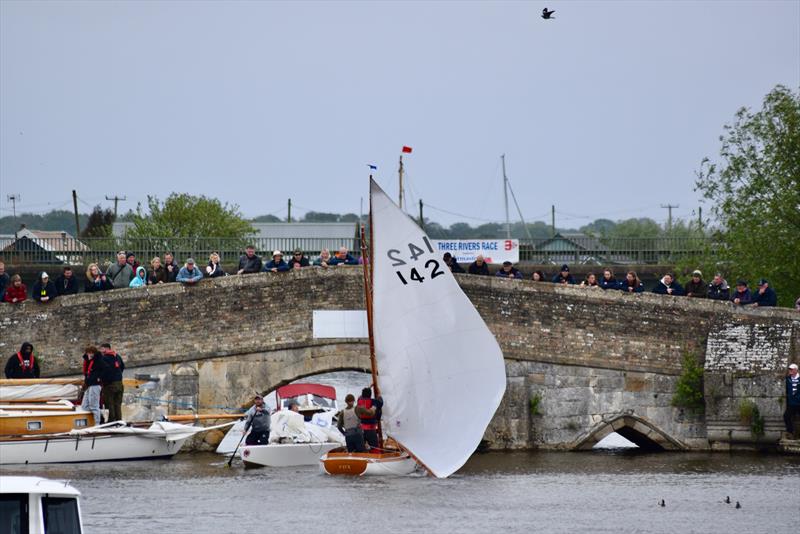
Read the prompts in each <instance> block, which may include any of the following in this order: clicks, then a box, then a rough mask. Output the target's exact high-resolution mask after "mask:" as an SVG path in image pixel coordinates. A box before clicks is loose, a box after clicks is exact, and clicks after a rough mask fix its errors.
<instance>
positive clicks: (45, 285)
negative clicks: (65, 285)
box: [31, 272, 58, 303]
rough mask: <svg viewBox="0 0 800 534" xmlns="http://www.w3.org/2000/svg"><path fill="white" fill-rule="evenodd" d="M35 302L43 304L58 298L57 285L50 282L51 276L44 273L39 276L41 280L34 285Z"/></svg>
mask: <svg viewBox="0 0 800 534" xmlns="http://www.w3.org/2000/svg"><path fill="white" fill-rule="evenodd" d="M31 291H32V293H33V300H36V301H38V302H41V303H45V302H50V301H51V300H53V299H54V298H56V297H57V296H58V291H57V290H56V285H55V284H54V283H53V281H52V280H50V276H48V274H47V273H45V272H43V273H42V274H40V275H39V279H38V280H36V283H34V284H33V289H32V290H31Z"/></svg>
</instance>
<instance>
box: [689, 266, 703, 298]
mask: <svg viewBox="0 0 800 534" xmlns="http://www.w3.org/2000/svg"><path fill="white" fill-rule="evenodd" d="M684 290H685V291H686V296H687V297H694V298H698V299H704V298H706V297H708V287H706V283H705V281H704V280H703V273H701V272H700V271H694V272H693V273H692V279H691V280H689V281H688V282H686V286H685V287H684Z"/></svg>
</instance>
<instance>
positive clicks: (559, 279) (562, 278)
mask: <svg viewBox="0 0 800 534" xmlns="http://www.w3.org/2000/svg"><path fill="white" fill-rule="evenodd" d="M552 281H553V283H554V284H574V283H575V279H574V278H573V277H572V275H571V274H569V265H567V264H566V263H565V264H564V265H562V266H561V271H560V272H559V273H558V274H557V275H555V276H554V277H553V280H552Z"/></svg>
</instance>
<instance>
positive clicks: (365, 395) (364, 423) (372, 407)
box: [357, 388, 383, 449]
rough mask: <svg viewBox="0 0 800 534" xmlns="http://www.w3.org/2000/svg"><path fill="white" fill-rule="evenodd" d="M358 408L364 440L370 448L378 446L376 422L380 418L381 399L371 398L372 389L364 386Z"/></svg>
mask: <svg viewBox="0 0 800 534" xmlns="http://www.w3.org/2000/svg"><path fill="white" fill-rule="evenodd" d="M357 406H359V407H360V408H362V409H361V410H359V413H358V418H359V419H361V430H362V431H363V432H364V441H366V442H367V444H368V445H369V446H370V448H375V449H377V448H379V447H380V443H378V422H379V421H380V419H381V411H382V408H383V399H382V398H380V397H376V398H374V399H373V398H372V389H371V388H364V389H362V390H361V396H360V397H359V398H358V404H357Z"/></svg>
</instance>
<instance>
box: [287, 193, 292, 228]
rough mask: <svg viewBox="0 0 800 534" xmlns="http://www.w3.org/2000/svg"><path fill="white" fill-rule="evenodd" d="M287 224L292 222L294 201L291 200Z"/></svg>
mask: <svg viewBox="0 0 800 534" xmlns="http://www.w3.org/2000/svg"><path fill="white" fill-rule="evenodd" d="M286 222H292V199H291V198H290V199H289V213H288V215H287V216H286Z"/></svg>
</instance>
